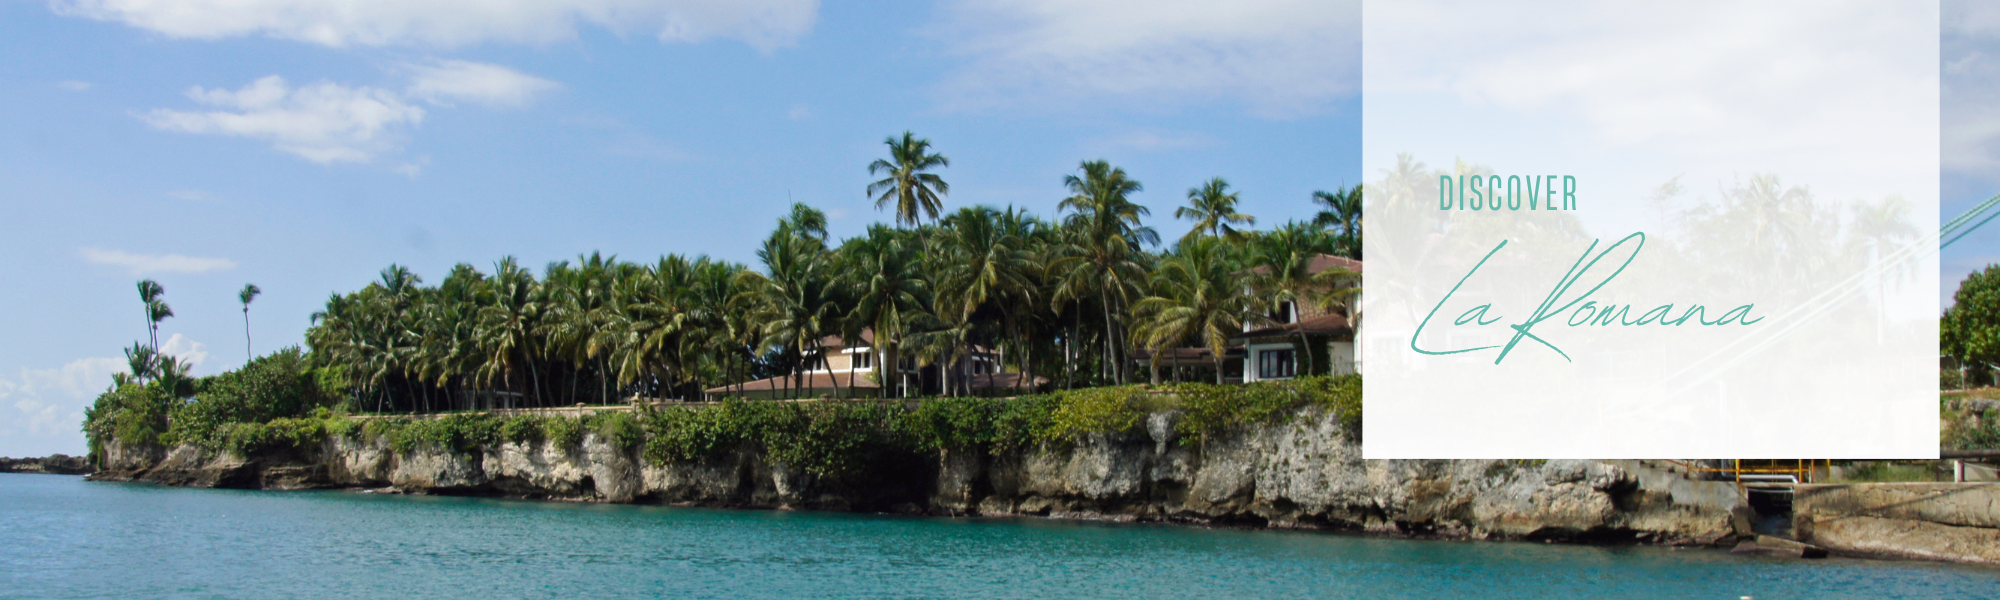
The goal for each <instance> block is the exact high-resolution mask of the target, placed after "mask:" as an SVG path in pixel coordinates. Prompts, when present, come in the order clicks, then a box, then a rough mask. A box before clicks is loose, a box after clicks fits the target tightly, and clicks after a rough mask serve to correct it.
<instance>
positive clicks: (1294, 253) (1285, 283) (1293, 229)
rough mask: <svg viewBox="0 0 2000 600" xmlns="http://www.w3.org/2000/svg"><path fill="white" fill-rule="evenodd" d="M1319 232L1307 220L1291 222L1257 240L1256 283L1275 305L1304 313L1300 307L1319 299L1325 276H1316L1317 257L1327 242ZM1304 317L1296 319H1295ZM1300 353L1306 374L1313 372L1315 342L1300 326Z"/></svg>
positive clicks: (1266, 299) (1267, 300)
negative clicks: (1287, 306)
mask: <svg viewBox="0 0 2000 600" xmlns="http://www.w3.org/2000/svg"><path fill="white" fill-rule="evenodd" d="M1317 233H1318V232H1317V231H1314V228H1312V227H1310V226H1308V225H1306V224H1304V223H1296V222H1294V223H1288V224H1287V226H1285V227H1280V228H1278V229H1275V230H1273V231H1271V232H1269V233H1266V234H1264V235H1261V236H1259V237H1258V239H1257V247H1256V251H1255V252H1254V253H1253V254H1252V259H1253V260H1254V261H1255V262H1256V266H1257V267H1258V268H1259V269H1258V270H1259V271H1260V272H1259V273H1258V274H1257V277H1256V282H1255V285H1256V287H1257V289H1259V290H1261V291H1262V293H1263V296H1264V301H1265V302H1266V303H1268V304H1269V305H1271V306H1284V305H1285V304H1288V303H1289V304H1291V305H1292V307H1293V308H1292V311H1293V313H1294V314H1299V315H1301V316H1303V314H1302V313H1301V312H1300V308H1302V307H1303V306H1305V303H1306V302H1311V301H1314V300H1317V299H1318V296H1317V295H1316V294H1319V293H1320V292H1319V288H1320V287H1322V286H1323V285H1325V283H1326V280H1325V279H1318V278H1315V277H1314V273H1313V272H1312V259H1313V256H1314V255H1316V254H1319V251H1320V249H1321V248H1322V247H1323V245H1324V242H1323V241H1322V240H1319V239H1315V238H1316V237H1317V236H1316V235H1315V234H1317ZM1299 321H1303V319H1297V320H1294V322H1299ZM1298 334H1299V352H1300V354H1302V355H1303V356H1302V357H1301V358H1302V359H1303V361H1302V363H1303V365H1304V366H1305V370H1304V371H1302V373H1304V374H1311V373H1312V372H1313V360H1312V355H1313V352H1312V348H1311V345H1312V344H1311V342H1310V341H1308V340H1307V339H1306V333H1305V329H1304V328H1303V327H1301V328H1299V330H1298Z"/></svg>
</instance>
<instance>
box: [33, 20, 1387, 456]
mask: <svg viewBox="0 0 2000 600" xmlns="http://www.w3.org/2000/svg"><path fill="white" fill-rule="evenodd" d="M333 4H341V5H345V6H347V7H348V10H345V11H330V10H323V8H322V7H325V6H330V5H333ZM173 5H174V6H173V8H175V10H168V9H166V8H162V7H161V6H160V5H156V4H153V3H146V2H137V1H134V0H76V1H69V0H58V1H57V2H54V3H41V2H0V53H4V54H5V55H6V56H8V57H10V60H7V61H4V62H0V90H5V91H4V93H0V185H4V187H5V189H6V192H5V206H6V209H5V211H4V213H0V214H4V217H0V249H4V250H0V251H4V252H5V254H6V256H7V257H8V260H5V261H0V276H4V277H5V278H6V280H8V281H11V282H14V283H13V284H12V285H9V286H6V287H5V288H4V289H0V307H4V308H5V309H6V311H7V314H8V315H9V316H8V317H6V318H4V319H0V339H5V340H8V341H9V342H10V343H7V344H4V345H0V455H40V454H47V453H51V452H67V453H81V452H82V451H83V450H84V447H83V441H82V437H81V436H80V435H79V434H77V433H76V427H77V423H79V422H80V419H81V410H82V408H83V407H84V406H87V405H88V403H89V401H90V399H91V398H92V397H94V396H95V395H96V393H97V392H99V391H101V390H102V389H103V388H104V386H105V385H106V384H107V383H108V381H109V374H110V373H111V372H114V371H117V370H121V369H122V360H121V359H119V358H118V357H119V349H120V348H122V347H124V346H126V345H129V344H131V343H132V342H133V341H134V340H138V339H142V338H143V337H144V335H145V331H144V329H143V319H142V315H141V312H140V306H139V303H138V301H137V299H136V292H134V290H133V283H134V282H135V281H137V280H139V279H140V278H147V277H149V278H153V279H156V280H158V281H159V282H160V283H162V284H163V285H164V286H165V287H166V290H167V293H166V300H167V301H168V302H169V303H170V304H171V305H172V306H173V308H174V311H175V312H176V314H177V316H176V317H174V318H172V319H169V320H167V321H166V322H165V323H164V324H163V326H162V328H161V339H162V342H163V344H165V345H167V347H168V349H169V350H170V351H173V352H176V353H178V354H181V355H183V356H185V357H188V358H190V359H194V360H198V361H199V364H198V365H197V367H196V368H195V372H196V373H197V374H211V373H216V372H220V371H222V370H225V369H229V368H233V367H234V366H236V365H239V364H241V362H242V361H243V360H244V357H245V354H244V340H243V314H242V312H241V311H240V307H239V306H238V304H237V302H236V300H235V291H236V290H237V289H238V288H240V287H241V286H242V285H243V284H244V283H246V282H251V283H256V284H257V285H258V286H260V287H262V288H263V290H264V295H263V296H262V297H260V298H259V299H258V300H257V301H256V303H255V304H254V305H253V306H252V309H251V321H252V322H251V326H252V330H253V333H254V334H255V340H256V348H257V351H258V352H260V353H261V352H268V351H270V350H272V349H275V348H278V347H281V346H284V345H289V344H297V343H300V341H301V339H302V334H303V332H304V330H305V328H306V326H307V324H308V315H309V314H310V313H311V312H312V311H313V310H315V309H317V308H318V307H320V306H321V305H322V303H323V302H324V301H325V299H326V297H327V295H328V294H330V293H334V292H345V291H351V290H354V289H356V288H359V287H360V286H362V285H365V284H366V283H367V282H368V281H370V280H372V279H373V278H374V277H375V274H376V272H377V271H379V270H381V269H382V268H383V267H384V266H386V265H388V264H390V263H401V264H405V265H409V266H410V267H411V268H413V269H414V270H416V272H417V273H418V274H420V275H422V276H424V277H425V278H427V279H429V280H433V281H434V280H435V279H436V278H438V277H441V276H442V275H443V273H444V272H445V271H446V270H447V269H449V267H450V266H451V265H452V264H454V263H458V262H470V263H472V264H475V265H479V266H481V267H482V268H490V265H491V264H492V262H493V261H494V260H496V259H498V258H500V257H501V256H504V255H513V256H516V257H519V258H520V259H521V261H522V262H523V263H524V264H528V265H542V264H545V263H547V262H548V261H552V260H560V259H565V258H571V257H574V256H576V255H577V254H579V253H584V252H589V251H592V250H601V251H604V252H606V253H615V254H617V255H619V256H620V257H621V258H626V259H635V260H651V259H652V258H654V257H657V256H659V255H660V254H663V253H687V254H700V253H705V254H709V255H712V256H717V257H721V258H725V259H730V260H737V261H743V262H752V261H753V258H754V257H753V254H752V251H753V248H754V246H755V243H756V240H757V239H759V238H761V237H762V236H763V235H764V234H765V233H767V232H768V231H769V229H770V226H771V224H772V223H773V222H774V221H775V219H776V218H777V217H778V216H779V215H780V214H782V213H783V212H784V211H785V210H786V209H787V207H788V206H789V202H790V200H797V201H800V202H806V203H809V204H812V205H814V206H817V207H820V208H822V209H824V210H826V211H827V212H828V213H829V215H830V216H831V217H832V223H831V228H832V230H833V233H834V234H835V235H849V234H853V233H857V232H859V231H861V230H862V229H863V228H865V227H866V225H867V224H868V223H869V222H872V221H875V220H877V219H880V218H881V215H880V213H878V212H876V211H875V210H874V209H873V208H872V206H871V203H870V202H869V200H868V199H867V198H866V197H865V195H864V193H863V188H864V187H866V185H867V184H868V182H869V181H871V180H872V178H870V177H869V175H868V173H867V171H866V165H867V163H868V162H870V161H872V160H874V159H875V158H878V157H880V156H883V155H884V154H885V149H884V146H883V145H882V140H883V138H885V137H887V136H889V135H892V134H899V133H901V132H902V131H904V130H906V129H907V130H913V131H915V132H916V133H917V134H918V135H920V136H923V137H928V138H930V139H931V140H932V141H933V143H934V144H935V146H936V148H937V149H938V150H940V151H941V152H943V153H944V154H945V155H947V156H949V157H950V158H951V160H952V166H951V167H950V168H949V169H947V170H945V171H944V172H943V175H944V177H945V178H946V179H947V180H948V181H949V182H950V183H951V184H952V194H951V196H950V197H949V199H948V202H947V207H955V206H965V205H972V204H991V205H1007V204H1013V205H1016V206H1022V207H1026V208H1029V209H1031V210H1034V211H1037V212H1040V213H1042V214H1045V215H1047V214H1051V213H1053V212H1054V210H1055V205H1056V203H1057V201H1058V200H1060V198H1062V197H1063V196H1064V190H1063V189H1062V186H1061V178H1062V176H1063V175H1065V174H1068V173H1070V172H1072V171H1073V170H1074V169H1075V168H1076V165H1077V163H1078V162H1079V161H1080V160H1084V159H1096V158H1104V159H1108V160H1110V161H1112V162H1113V163H1114V164H1117V165H1119V166H1122V167H1124V168H1125V169H1126V170H1127V171H1128V172H1129V173H1131V174H1132V176H1133V177H1135V178H1137V179H1138V180H1140V181H1141V182H1143V183H1144V184H1145V186H1146V191H1145V192H1143V193H1141V194H1140V195H1139V196H1138V200H1140V201H1141V202H1142V203H1144V204H1146V205H1148V206H1150V207H1151V208H1152V210H1153V219H1152V223H1153V224H1154V225H1156V226H1157V227H1159V228H1160V229H1161V230H1162V231H1163V232H1164V233H1170V234H1178V233H1179V230H1181V229H1182V228H1184V227H1185V226H1184V225H1183V224H1179V223H1176V222H1174V221H1173V219H1172V218H1171V213H1172V209H1173V207H1174V206H1176V205H1178V204H1179V203H1180V202H1181V200H1182V199H1183V198H1184V196H1185V193H1186V190H1187V189H1188V188H1190V187H1193V186H1194V185H1196V184H1197V183H1199V182H1200V181H1202V180H1205V179H1207V178H1209V177H1215V176H1223V177H1226V178H1228V179H1229V180H1230V181H1231V183H1233V184H1234V185H1235V186H1236V187H1237V188H1239V189H1240V190H1241V193H1242V197H1243V200H1244V204H1245V208H1246V209H1247V211H1248V212H1250V213H1252V214H1254V215H1256V216H1258V217H1259V218H1260V219H1262V221H1260V222H1264V223H1269V222H1274V221H1283V220H1285V219H1290V218H1301V217H1307V216H1309V215H1310V214H1311V213H1312V211H1313V208H1312V206H1311V204H1310V202H1309V197H1310V194H1311V192H1312V191H1313V190H1320V189H1333V188H1334V187H1336V186H1339V185H1342V184H1352V183H1355V182H1357V181H1358V180H1359V179H1360V177H1361V173H1360V167H1359V160H1358V153H1359V151H1360V147H1359V146H1360V144H1359V139H1360V137H1359V128H1360V115H1359V109H1358V102H1357V101H1356V99H1355V98H1356V97H1355V95H1354V86H1355V85H1356V84H1357V82H1358V74H1357V73H1356V69H1358V67H1359V61H1358V58H1357V53H1358V51H1359V49H1358V36H1359V24H1358V19H1359V12H1360V11H1359V7H1358V4H1356V3H1352V2H1346V3H1324V2H1287V1H1277V2H1260V3H1251V4H1247V5H1242V6H1235V7H1231V8H1227V9H1223V8H1217V7H1213V6H1207V5H1206V3H1200V2H1166V3H1159V2H1149V3H1128V4H1119V3H1103V4H1095V5H1091V6H1070V5H1069V3H1063V2H1016V1H1002V0H968V1H949V0H948V1H945V2H937V3H920V2H906V3H858V4H827V5H818V4H817V3H815V2H812V1H810V0H804V1H800V0H741V1H732V2H704V1H688V0H531V1H527V2H516V3H508V5H506V6H500V5H498V4H497V3H470V4H469V5H466V4H461V3H449V2H439V3H383V4H382V5H379V6H378V5H369V4H353V3H326V2H320V1H317V0H255V1H250V2H234V3H225V2H211V1H190V2H179V3H173ZM1142 6H1143V7H1146V8H1144V9H1141V8H1140V7H1142ZM600 15H602V16H600ZM274 77H275V78H277V79H271V78H274ZM1169 237H1171V235H1170V236H1169Z"/></svg>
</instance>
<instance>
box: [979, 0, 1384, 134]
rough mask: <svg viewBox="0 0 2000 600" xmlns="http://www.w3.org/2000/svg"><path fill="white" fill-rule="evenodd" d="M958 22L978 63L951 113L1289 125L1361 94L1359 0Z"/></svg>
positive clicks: (1034, 1) (1016, 4)
mask: <svg viewBox="0 0 2000 600" xmlns="http://www.w3.org/2000/svg"><path fill="white" fill-rule="evenodd" d="M949 13H950V14H951V15H952V17H951V20H950V22H949V23H948V24H947V25H946V27H944V28H943V31H944V32H945V33H944V36H948V37H947V39H951V40H954V42H953V43H954V45H955V46H956V48H955V49H956V50H957V51H958V52H959V53H960V54H963V55H965V56H967V57H969V58H970V59H971V62H970V63H969V64H968V65H966V66H965V67H963V68H961V69H959V70H958V71H957V72H956V73H954V74H953V75H952V76H951V77H950V78H949V79H948V80H947V81H946V83H945V84H944V86H943V88H942V90H941V92H942V94H943V100H944V102H945V104H946V105H947V106H948V107H952V108H959V109H982V108H992V107H1005V106H1030V105H1048V104H1056V105H1060V104H1077V103H1082V102H1084V101H1087V100H1096V99H1102V98H1119V99H1125V100H1128V101H1138V102H1142V103H1152V104H1166V105H1171V104H1175V103H1182V102H1190V101H1194V102H1199V101H1212V100H1216V99H1228V100H1235V101H1238V102H1242V103H1244V104H1245V105H1247V106H1248V107H1249V108H1250V109H1251V110H1252V111H1253V112H1255V113H1258V114H1262V115H1265V116H1277V117H1284V116H1293V115H1298V114H1302V113H1312V112H1317V111H1320V110H1324V109H1325V107H1326V106H1327V105H1328V104H1329V103H1330V102H1331V101H1333V100H1335V99H1338V98H1340V97H1342V96H1346V95H1349V94H1351V93H1353V92H1354V90H1355V89H1356V88H1357V87H1359V84H1360V81H1359V79H1360V50H1361V38H1360V34H1361V27H1360V19H1361V8H1360V3H1359V2H1358V1H1357V0H1333V1H1328V0H1250V1H1244V2H1208V1H1203V0H1158V1H1146V0H1118V1H1110V2H1088V3H1085V2H1070V1H1065V0H959V1H958V2H955V3H954V4H953V5H952V6H951V7H950V9H949Z"/></svg>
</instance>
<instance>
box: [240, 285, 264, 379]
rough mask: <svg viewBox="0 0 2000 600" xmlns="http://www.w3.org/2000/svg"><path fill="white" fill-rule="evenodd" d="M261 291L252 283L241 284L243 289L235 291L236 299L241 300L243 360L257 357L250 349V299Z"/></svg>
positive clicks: (254, 298) (255, 297)
mask: <svg viewBox="0 0 2000 600" xmlns="http://www.w3.org/2000/svg"><path fill="white" fill-rule="evenodd" d="M262 293H264V290H261V289H257V284H254V283H246V284H243V290H242V291H239V292H236V299H237V300H240V301H242V302H243V360H246V361H247V360H250V359H252V358H256V357H257V354H256V353H255V352H252V351H251V350H250V301H251V300H256V299H257V295H258V294H262Z"/></svg>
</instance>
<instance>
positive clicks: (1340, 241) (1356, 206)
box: [1313, 185, 1361, 260]
mask: <svg viewBox="0 0 2000 600" xmlns="http://www.w3.org/2000/svg"><path fill="white" fill-rule="evenodd" d="M1313 202H1317V203H1319V205H1320V206H1321V207H1323V208H1321V209H1320V211H1319V214H1318V215H1317V216H1315V217H1314V218H1313V224H1314V225H1317V226H1319V227H1322V228H1331V229H1333V233H1334V242H1335V247H1336V248H1337V249H1338V251H1337V252H1336V254H1339V255H1341V256H1345V257H1348V258H1352V259H1357V260H1358V259H1360V258H1361V186H1360V185H1356V186H1354V187H1350V188H1341V189H1335V190H1334V191H1333V192H1332V193H1328V192H1324V191H1315V192H1313Z"/></svg>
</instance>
